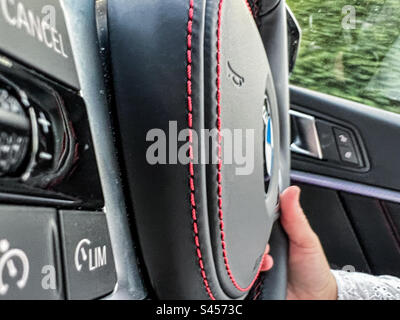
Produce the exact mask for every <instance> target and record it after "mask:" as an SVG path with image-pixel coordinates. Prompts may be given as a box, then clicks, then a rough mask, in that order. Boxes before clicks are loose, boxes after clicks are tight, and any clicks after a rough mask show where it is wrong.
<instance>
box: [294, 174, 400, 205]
mask: <svg viewBox="0 0 400 320" xmlns="http://www.w3.org/2000/svg"><path fill="white" fill-rule="evenodd" d="M290 177H291V178H292V182H300V183H305V184H310V185H314V186H318V187H322V188H327V189H333V190H337V191H343V192H348V193H351V194H356V195H360V196H364V197H368V198H374V199H379V200H384V201H391V202H396V203H400V192H399V191H393V190H389V189H385V188H381V187H375V186H369V185H365V184H361V183H358V182H351V181H347V180H341V179H337V178H332V177H327V176H322V175H318V174H314V173H308V172H303V171H297V170H292V172H291V174H290Z"/></svg>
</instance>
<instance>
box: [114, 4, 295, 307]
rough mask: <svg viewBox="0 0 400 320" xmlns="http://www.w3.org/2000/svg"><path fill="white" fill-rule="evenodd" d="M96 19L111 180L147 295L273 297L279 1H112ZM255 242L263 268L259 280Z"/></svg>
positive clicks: (280, 277)
mask: <svg viewBox="0 0 400 320" xmlns="http://www.w3.org/2000/svg"><path fill="white" fill-rule="evenodd" d="M108 10H109V12H108V19H109V22H108V23H109V44H110V52H111V61H112V63H111V67H112V73H113V79H114V83H113V86H114V90H115V108H116V112H117V115H118V124H119V129H120V133H121V137H120V138H121V144H122V156H123V159H124V165H125V168H124V169H125V172H126V175H127V181H128V189H129V193H130V197H131V199H132V207H133V211H134V212H133V217H134V225H135V226H136V233H137V238H138V242H139V246H140V248H139V250H140V252H141V255H142V257H143V266H144V268H143V269H144V270H145V273H146V274H147V276H148V279H149V283H150V284H151V286H152V288H153V289H154V292H155V294H156V296H157V297H158V298H160V299H244V298H252V297H253V298H258V299H284V298H285V295H286V280H287V279H286V258H287V242H286V238H285V236H284V235H283V233H282V230H281V228H280V226H279V223H278V222H277V220H278V217H279V194H280V192H281V191H282V190H283V189H284V188H286V187H287V186H288V184H289V167H290V160H289V159H290V155H289V119H288V80H287V77H288V76H287V74H288V67H287V63H288V62H287V60H288V59H287V42H286V41H287V38H286V11H285V3H284V1H279V0H273V1H272V0H264V1H256V0H255V1H251V0H249V1H248V2H247V1H246V0H146V1H143V0H113V1H109V9H108ZM202 132H208V133H210V135H209V136H206V138H205V139H204V137H202ZM229 154H230V155H232V159H231V160H232V161H229V160H230V159H228V158H229ZM268 242H270V244H271V247H272V255H273V256H274V259H275V267H274V268H273V270H272V271H270V272H268V273H266V274H260V268H261V261H262V257H263V253H264V251H265V248H266V245H267V244H268ZM252 290H253V291H252Z"/></svg>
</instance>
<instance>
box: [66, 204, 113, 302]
mask: <svg viewBox="0 0 400 320" xmlns="http://www.w3.org/2000/svg"><path fill="white" fill-rule="evenodd" d="M60 217H61V218H60V220H61V229H62V239H63V249H64V250H63V251H64V264H65V272H66V287H67V288H66V290H67V297H68V299H72V300H83V299H85V300H86V299H96V298H99V297H102V296H105V295H107V294H108V293H111V292H112V291H113V290H114V288H115V285H116V282H117V277H116V273H115V264H114V257H113V253H112V248H111V242H110V237H109V233H108V228H107V220H106V216H105V214H104V213H98V212H80V211H61V212H60Z"/></svg>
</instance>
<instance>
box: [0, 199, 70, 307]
mask: <svg viewBox="0 0 400 320" xmlns="http://www.w3.org/2000/svg"><path fill="white" fill-rule="evenodd" d="M56 221H57V213H56V210H53V209H41V208H28V207H15V206H0V299H35V300H36V299H60V298H62V297H63V290H62V274H61V257H60V255H59V252H60V250H59V242H58V238H59V237H58V230H57V223H56Z"/></svg>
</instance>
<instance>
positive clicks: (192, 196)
mask: <svg viewBox="0 0 400 320" xmlns="http://www.w3.org/2000/svg"><path fill="white" fill-rule="evenodd" d="M189 3H190V5H189V20H188V23H187V49H188V50H187V95H188V97H187V109H188V127H189V144H190V150H191V151H190V152H189V158H190V161H189V174H190V177H189V187H190V205H191V207H192V219H193V232H194V243H195V245H196V253H197V258H198V262H199V266H200V273H201V276H202V278H203V283H204V286H205V288H206V291H207V294H208V296H209V297H210V298H211V300H215V298H214V295H213V294H212V292H211V289H210V285H209V283H208V280H207V275H206V272H205V269H204V263H203V256H202V254H201V249H200V240H199V230H198V225H197V211H196V197H195V186H194V166H193V162H194V161H193V159H194V158H193V157H194V156H193V146H192V142H193V139H192V137H193V113H192V112H193V105H192V33H193V16H194V0H189Z"/></svg>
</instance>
